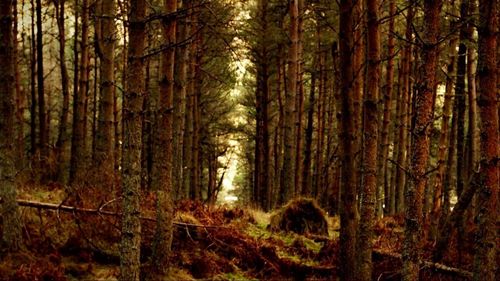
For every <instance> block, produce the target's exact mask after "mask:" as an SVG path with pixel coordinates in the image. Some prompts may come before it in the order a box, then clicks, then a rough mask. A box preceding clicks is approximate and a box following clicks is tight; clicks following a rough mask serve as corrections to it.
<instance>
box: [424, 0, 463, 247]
mask: <svg viewBox="0 0 500 281" xmlns="http://www.w3.org/2000/svg"><path fill="white" fill-rule="evenodd" d="M452 5H453V4H452ZM455 28H456V24H455V22H454V21H452V22H450V26H449V30H450V32H452V31H453V30H454V29H455ZM457 43H458V38H457V37H456V36H453V37H452V38H451V39H450V42H449V44H448V56H449V61H448V66H447V70H446V86H445V92H444V104H443V117H442V121H441V134H440V136H439V144H438V156H437V157H438V160H437V161H438V162H437V173H436V177H435V178H434V192H433V203H432V209H431V215H430V218H429V220H430V236H431V238H433V239H436V238H437V237H436V235H437V230H438V226H439V225H438V224H439V220H440V217H441V212H442V205H443V200H442V197H443V183H444V181H445V177H446V174H445V171H446V157H447V154H446V152H447V148H448V146H449V143H450V141H449V137H450V133H449V127H450V115H451V109H452V102H453V92H452V91H453V85H454V77H455V64H456V54H457V51H456V49H457Z"/></svg>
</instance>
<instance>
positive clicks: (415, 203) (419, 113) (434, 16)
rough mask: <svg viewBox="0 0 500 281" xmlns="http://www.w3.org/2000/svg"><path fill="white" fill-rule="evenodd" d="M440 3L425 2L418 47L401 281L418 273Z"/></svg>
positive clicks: (407, 279) (413, 278) (416, 277)
mask: <svg viewBox="0 0 500 281" xmlns="http://www.w3.org/2000/svg"><path fill="white" fill-rule="evenodd" d="M441 6H442V1H440V0H439V1H432V0H425V2H424V34H423V38H422V40H423V41H422V42H421V43H422V46H421V48H422V49H421V62H420V66H419V72H420V77H419V80H418V82H417V85H416V87H417V89H416V90H417V92H416V96H415V99H416V100H415V111H414V114H415V116H414V118H415V121H414V123H415V125H414V128H413V132H412V135H413V141H412V147H411V152H410V153H411V158H410V159H411V160H410V161H411V162H410V171H411V177H410V180H411V183H410V184H409V185H408V188H407V190H406V192H405V233H404V243H403V280H406V281H410V280H418V279H419V272H420V243H421V239H420V233H421V224H422V222H423V221H422V218H423V195H424V190H425V186H426V184H427V177H428V173H427V163H428V159H429V151H430V140H429V132H430V127H431V124H432V122H433V111H432V109H433V103H434V101H433V98H434V90H435V86H436V66H437V60H438V48H439V45H438V36H439V17H440V11H441Z"/></svg>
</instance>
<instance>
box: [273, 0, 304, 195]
mask: <svg viewBox="0 0 500 281" xmlns="http://www.w3.org/2000/svg"><path fill="white" fill-rule="evenodd" d="M288 8H289V13H290V26H289V34H290V35H289V36H290V46H289V49H288V73H287V80H286V93H285V116H284V117H285V134H284V137H283V140H284V146H285V151H284V159H283V171H282V175H281V177H282V181H281V186H280V189H281V190H280V198H279V201H278V203H279V204H283V203H285V202H286V201H287V200H288V199H290V198H291V197H292V196H293V195H294V194H295V147H296V146H295V145H296V138H295V136H296V135H295V133H297V132H295V130H294V127H295V126H294V124H295V119H296V116H295V114H296V110H297V108H296V95H297V70H298V53H299V3H298V0H292V1H290V2H289V7H288Z"/></svg>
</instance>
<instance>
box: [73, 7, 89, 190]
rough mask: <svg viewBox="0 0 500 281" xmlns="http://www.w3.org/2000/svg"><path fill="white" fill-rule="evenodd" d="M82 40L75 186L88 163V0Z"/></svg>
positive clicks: (75, 104)
mask: <svg viewBox="0 0 500 281" xmlns="http://www.w3.org/2000/svg"><path fill="white" fill-rule="evenodd" d="M81 20H82V22H81V25H82V40H81V44H80V63H79V69H78V75H79V76H78V91H77V92H75V94H76V95H75V96H74V98H73V133H72V136H71V159H70V169H69V172H70V173H69V182H70V184H74V183H75V182H76V181H77V180H80V179H81V175H82V172H83V171H84V165H85V162H86V156H87V155H86V149H85V138H86V124H87V118H86V104H87V92H88V62H89V47H88V36H89V34H88V23H89V6H88V0H83V2H82V19H81Z"/></svg>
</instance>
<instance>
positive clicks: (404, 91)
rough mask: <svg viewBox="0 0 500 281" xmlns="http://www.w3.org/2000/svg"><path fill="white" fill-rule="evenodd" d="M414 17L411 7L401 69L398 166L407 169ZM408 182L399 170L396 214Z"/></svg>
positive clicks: (397, 173)
mask: <svg viewBox="0 0 500 281" xmlns="http://www.w3.org/2000/svg"><path fill="white" fill-rule="evenodd" d="M413 17H414V10H413V7H410V8H409V10H408V15H407V16H406V35H405V36H406V40H407V43H406V46H405V48H404V51H403V52H404V53H403V56H404V57H403V62H402V67H401V72H402V73H401V74H400V75H401V76H402V79H401V80H402V83H403V85H402V86H401V92H400V93H401V100H400V102H401V107H400V109H401V111H400V114H401V115H400V117H399V119H400V126H399V137H398V139H399V140H398V145H399V147H398V155H397V164H398V165H400V166H401V167H406V163H407V161H408V149H406V147H407V144H408V143H409V140H408V130H409V127H410V126H409V124H410V122H409V119H410V118H409V111H410V109H409V104H408V101H409V100H410V96H411V91H410V72H411V57H412V45H411V42H412V41H413V40H412V38H413V35H412V34H413V32H412V30H413V26H412V25H413ZM406 181H407V175H406V172H405V171H404V170H403V169H400V168H398V169H397V170H396V194H395V196H396V212H397V213H403V212H404V208H405V205H404V203H405V196H404V191H405V185H406Z"/></svg>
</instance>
